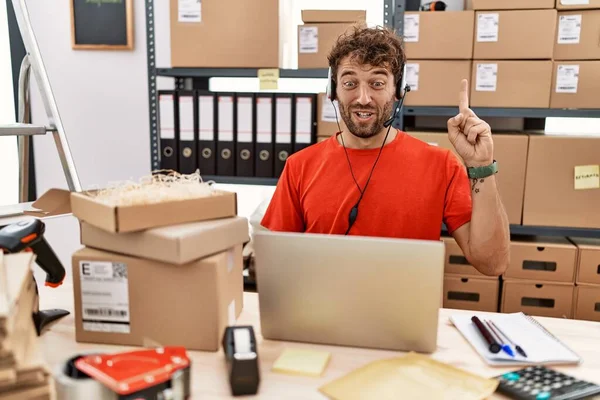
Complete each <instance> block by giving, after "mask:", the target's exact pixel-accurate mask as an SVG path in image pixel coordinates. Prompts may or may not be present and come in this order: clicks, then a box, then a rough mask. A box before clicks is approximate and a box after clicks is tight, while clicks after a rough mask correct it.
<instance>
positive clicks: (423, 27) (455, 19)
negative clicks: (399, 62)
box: [404, 11, 475, 60]
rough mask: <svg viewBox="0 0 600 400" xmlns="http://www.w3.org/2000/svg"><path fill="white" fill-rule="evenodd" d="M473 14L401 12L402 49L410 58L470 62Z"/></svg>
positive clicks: (468, 12) (463, 12)
mask: <svg viewBox="0 0 600 400" xmlns="http://www.w3.org/2000/svg"><path fill="white" fill-rule="evenodd" d="M474 21H475V13H474V12H473V11H446V12H428V11H423V12H405V13H404V49H405V51H406V55H407V57H409V58H410V59H415V60H421V59H438V60H442V59H456V60H460V59H466V60H468V59H472V58H473V29H474V28H473V24H474Z"/></svg>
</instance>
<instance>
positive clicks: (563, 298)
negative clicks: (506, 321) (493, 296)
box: [501, 280, 575, 318]
mask: <svg viewBox="0 0 600 400" xmlns="http://www.w3.org/2000/svg"><path fill="white" fill-rule="evenodd" d="M574 289H575V286H574V285H565V284H558V283H547V282H531V281H515V280H506V281H504V287H503V289H502V301H501V304H502V306H501V312H503V313H515V312H524V313H525V314H529V315H532V316H538V317H555V318H572V317H573V292H574Z"/></svg>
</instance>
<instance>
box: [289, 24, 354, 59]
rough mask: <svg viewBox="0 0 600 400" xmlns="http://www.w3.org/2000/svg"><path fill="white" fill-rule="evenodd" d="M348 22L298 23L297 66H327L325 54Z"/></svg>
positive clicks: (326, 54)
mask: <svg viewBox="0 0 600 400" xmlns="http://www.w3.org/2000/svg"><path fill="white" fill-rule="evenodd" d="M349 29H352V25H351V24H348V23H335V24H325V23H322V24H306V23H305V24H304V25H298V68H328V67H329V62H328V60H327V56H328V55H329V52H330V51H331V49H332V48H333V46H334V45H335V43H336V41H337V40H338V38H339V37H340V36H342V35H343V34H344V33H346V32H347V31H348V30H349Z"/></svg>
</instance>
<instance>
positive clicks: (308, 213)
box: [261, 131, 472, 240]
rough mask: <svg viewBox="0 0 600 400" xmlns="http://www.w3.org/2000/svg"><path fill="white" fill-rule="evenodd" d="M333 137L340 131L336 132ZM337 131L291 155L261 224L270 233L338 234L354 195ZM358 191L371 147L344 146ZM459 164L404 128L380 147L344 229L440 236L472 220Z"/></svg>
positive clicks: (466, 183) (368, 166) (373, 152)
mask: <svg viewBox="0 0 600 400" xmlns="http://www.w3.org/2000/svg"><path fill="white" fill-rule="evenodd" d="M338 134H339V133H338ZM336 136H337V134H336V135H334V136H332V137H331V138H330V139H328V140H325V141H323V142H321V143H318V144H315V145H312V146H310V147H308V148H306V149H304V150H302V151H300V152H298V153H295V154H293V155H292V156H290V157H289V158H288V159H287V161H286V165H285V168H284V171H283V173H282V175H281V177H280V179H279V183H278V185H277V188H276V189H275V193H274V194H273V198H272V200H271V202H270V204H269V207H268V209H267V212H266V213H265V216H264V218H263V220H262V222H261V224H262V225H263V226H264V227H265V228H267V229H269V230H271V231H285V232H307V233H325V234H341V235H343V234H344V233H345V232H346V230H347V228H348V216H349V214H350V210H351V209H352V207H353V206H354V205H355V204H356V202H357V201H358V199H359V197H360V192H359V190H358V188H357V187H356V184H355V183H354V180H353V179H352V175H351V174H350V168H349V166H348V161H347V159H346V155H345V153H344V148H343V147H342V145H341V144H339V143H338V141H337V138H336ZM347 151H348V156H349V158H350V162H351V163H352V169H353V171H354V175H355V177H356V180H357V181H358V184H359V185H360V187H361V189H362V188H364V186H365V183H366V181H367V178H368V176H369V173H370V171H371V168H372V167H373V163H374V162H375V159H376V158H377V154H378V152H379V148H376V149H367V150H359V149H347ZM471 209H472V202H471V187H470V183H469V179H468V177H467V172H466V169H465V167H464V166H463V165H462V164H461V162H460V161H459V160H458V158H457V157H456V156H455V155H454V154H453V153H452V152H450V151H449V150H447V149H442V148H439V147H437V146H432V145H429V144H427V143H425V142H422V141H420V140H418V139H416V138H414V137H412V136H409V135H407V134H406V133H404V132H400V131H399V132H398V134H397V135H396V138H395V139H394V140H393V141H392V142H391V143H388V144H387V145H386V146H384V148H383V151H382V153H381V157H380V158H379V162H378V163H377V166H376V167H375V171H374V172H373V176H372V178H371V183H369V186H368V188H367V190H366V192H365V194H364V196H363V199H362V201H361V203H360V206H359V209H358V218H357V219H356V222H355V223H354V225H353V226H352V229H351V230H350V232H349V234H351V235H360V236H379V237H394V238H409V239H424V240H439V238H440V233H441V227H442V222H444V223H445V224H446V226H447V228H448V232H449V233H452V232H453V231H454V230H456V229H457V228H459V227H460V226H462V225H463V224H465V223H467V222H469V221H470V220H471Z"/></svg>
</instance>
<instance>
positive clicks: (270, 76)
mask: <svg viewBox="0 0 600 400" xmlns="http://www.w3.org/2000/svg"><path fill="white" fill-rule="evenodd" d="M258 80H259V81H260V90H277V87H278V86H277V84H278V83H279V70H278V69H277V68H274V69H259V70H258Z"/></svg>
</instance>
